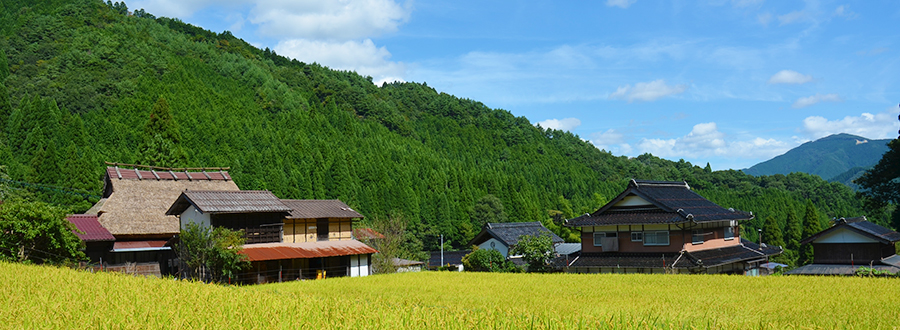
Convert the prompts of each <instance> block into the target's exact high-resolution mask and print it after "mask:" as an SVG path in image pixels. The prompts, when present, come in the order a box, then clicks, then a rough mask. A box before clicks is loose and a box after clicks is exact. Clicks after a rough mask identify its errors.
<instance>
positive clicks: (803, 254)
mask: <svg viewBox="0 0 900 330" xmlns="http://www.w3.org/2000/svg"><path fill="white" fill-rule="evenodd" d="M805 214H806V215H805V216H804V217H803V237H804V238H806V237H810V236H812V235H815V234H816V233H818V232H820V231H822V224H820V223H819V213H818V212H816V206H815V205H813V202H812V201H811V200H806V213H805ZM798 262H799V263H800V264H801V265H807V264H811V263H812V262H813V246H812V244H811V243H809V244H804V245H803V246H801V247H800V259H799V261H798Z"/></svg>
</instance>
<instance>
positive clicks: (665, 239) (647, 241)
mask: <svg viewBox="0 0 900 330" xmlns="http://www.w3.org/2000/svg"><path fill="white" fill-rule="evenodd" d="M644 245H669V231H668V230H660V231H645V232H644Z"/></svg>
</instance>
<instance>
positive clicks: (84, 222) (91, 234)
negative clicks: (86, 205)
mask: <svg viewBox="0 0 900 330" xmlns="http://www.w3.org/2000/svg"><path fill="white" fill-rule="evenodd" d="M66 220H69V222H71V223H72V224H73V225H75V228H76V229H77V231H75V235H78V238H80V239H81V241H82V242H84V254H85V255H86V256H87V257H88V258H89V259H91V260H97V261H98V262H99V261H100V260H102V259H103V257H106V256H107V254H108V253H109V251H110V250H112V249H113V242H115V241H116V238H115V237H113V235H112V234H110V233H109V230H106V228H103V226H101V225H100V221H98V220H97V216H96V215H88V214H73V215H69V216H67V217H66Z"/></svg>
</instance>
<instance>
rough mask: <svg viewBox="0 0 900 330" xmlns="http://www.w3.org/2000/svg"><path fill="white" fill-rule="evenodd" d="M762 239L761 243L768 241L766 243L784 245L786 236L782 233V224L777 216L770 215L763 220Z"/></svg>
mask: <svg viewBox="0 0 900 330" xmlns="http://www.w3.org/2000/svg"><path fill="white" fill-rule="evenodd" d="M760 240H761V243H766V245H770V246H781V247H784V236H783V234H782V233H781V226H779V224H778V221H777V220H775V217H768V218H766V220H765V221H764V222H763V227H762V237H761V238H760Z"/></svg>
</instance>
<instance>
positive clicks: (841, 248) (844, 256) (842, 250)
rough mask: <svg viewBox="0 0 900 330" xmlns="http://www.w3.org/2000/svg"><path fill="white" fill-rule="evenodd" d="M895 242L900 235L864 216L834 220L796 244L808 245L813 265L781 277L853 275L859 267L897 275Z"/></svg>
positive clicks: (899, 261)
mask: <svg viewBox="0 0 900 330" xmlns="http://www.w3.org/2000/svg"><path fill="white" fill-rule="evenodd" d="M897 242H900V233H898V232H896V231H893V230H890V229H888V228H885V227H882V226H879V225H877V224H874V223H871V222H869V221H868V220H866V217H857V218H841V219H837V220H836V221H835V222H834V225H833V226H831V228H828V229H825V230H823V231H821V232H819V233H817V234H815V235H812V236H810V237H807V238H804V239H803V240H802V241H800V244H812V246H813V263H812V264H809V265H805V266H802V267H799V268H797V269H793V270H791V271H788V272H786V273H785V274H787V275H854V274H856V271H857V270H858V269H859V267H861V266H866V267H871V268H873V269H875V270H880V271H887V272H891V273H897V272H900V256H898V255H897V254H896V248H895V244H896V243H897Z"/></svg>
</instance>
